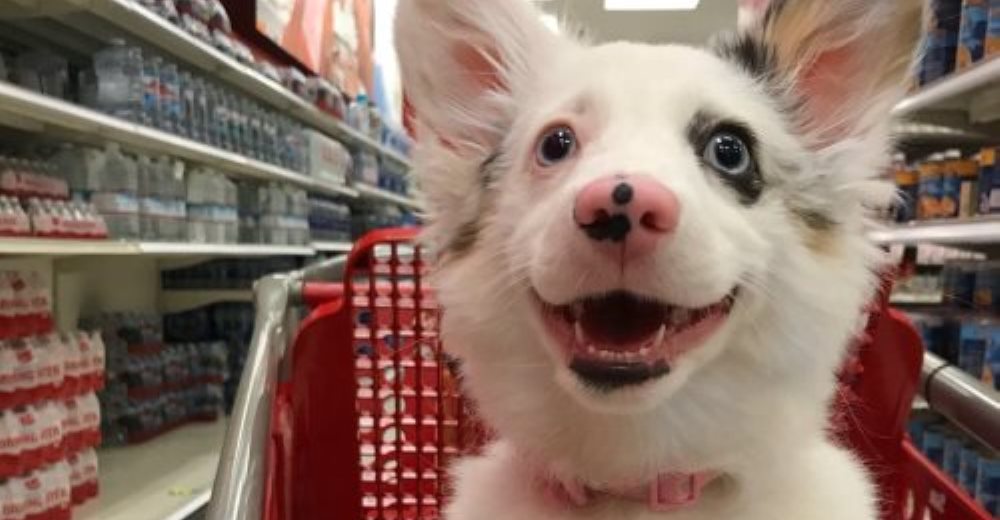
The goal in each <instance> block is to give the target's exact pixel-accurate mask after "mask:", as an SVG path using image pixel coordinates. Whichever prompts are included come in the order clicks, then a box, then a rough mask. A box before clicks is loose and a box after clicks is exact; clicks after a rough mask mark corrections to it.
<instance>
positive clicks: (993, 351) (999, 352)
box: [982, 325, 1000, 391]
mask: <svg viewBox="0 0 1000 520" xmlns="http://www.w3.org/2000/svg"><path fill="white" fill-rule="evenodd" d="M982 378H983V382H985V383H986V384H988V385H990V386H992V387H993V388H995V389H996V390H998V391H1000V325H994V326H993V329H992V334H991V340H990V344H989V346H988V347H987V348H986V356H985V358H984V359H983V376H982Z"/></svg>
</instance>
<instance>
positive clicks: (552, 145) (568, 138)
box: [535, 126, 576, 166]
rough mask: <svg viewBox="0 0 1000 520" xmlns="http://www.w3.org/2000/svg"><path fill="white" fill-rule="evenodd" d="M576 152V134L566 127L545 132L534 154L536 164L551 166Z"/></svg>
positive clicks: (558, 127)
mask: <svg viewBox="0 0 1000 520" xmlns="http://www.w3.org/2000/svg"><path fill="white" fill-rule="evenodd" d="M574 151H576V134H574V133H573V129H572V128H570V127H568V126H557V127H554V128H552V129H550V130H547V131H546V132H545V133H544V134H542V137H541V139H540V140H539V141H538V150H537V151H536V152H535V155H536V156H537V157H536V159H537V160H538V164H540V165H542V166H552V165H555V164H556V163H559V162H562V161H564V160H566V159H567V158H568V157H570V156H571V155H573V152H574Z"/></svg>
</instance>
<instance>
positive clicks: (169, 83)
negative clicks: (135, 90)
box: [160, 61, 184, 135]
mask: <svg viewBox="0 0 1000 520" xmlns="http://www.w3.org/2000/svg"><path fill="white" fill-rule="evenodd" d="M183 114H184V108H183V106H182V101H181V80H180V74H179V73H178V71H177V65H176V64H174V63H171V62H168V61H164V62H163V65H162V66H161V67H160V115H161V116H162V119H161V121H160V123H161V125H160V128H161V129H162V130H166V131H167V132H173V133H178V134H182V135H183V133H184V124H183V121H182V116H183Z"/></svg>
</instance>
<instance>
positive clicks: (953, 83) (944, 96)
mask: <svg viewBox="0 0 1000 520" xmlns="http://www.w3.org/2000/svg"><path fill="white" fill-rule="evenodd" d="M996 82H1000V59H996V58H991V59H987V60H985V61H983V62H981V63H979V64H977V65H975V66H973V67H972V68H969V69H967V70H963V71H961V72H958V73H953V74H952V75H950V76H947V77H945V78H942V79H939V80H937V81H935V82H932V83H931V84H929V85H926V86H924V87H923V88H922V89H920V90H919V91H917V92H915V93H914V94H912V95H910V96H907V97H906V98H905V99H903V101H901V102H899V104H897V105H896V107H895V108H894V109H893V114H894V115H908V114H913V113H915V112H919V111H921V110H925V109H927V108H931V107H933V106H934V105H936V104H938V103H941V102H943V101H947V100H950V99H954V98H956V97H958V96H961V95H963V94H968V93H970V92H972V91H974V90H976V89H980V88H983V87H986V86H988V85H990V84H992V83H996Z"/></svg>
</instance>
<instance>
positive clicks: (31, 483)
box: [24, 477, 42, 491]
mask: <svg viewBox="0 0 1000 520" xmlns="http://www.w3.org/2000/svg"><path fill="white" fill-rule="evenodd" d="M24 487H25V488H27V489H29V490H31V491H34V490H36V489H38V488H40V487H42V482H41V481H40V480H38V477H31V478H29V479H28V480H26V481H25V482H24Z"/></svg>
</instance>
